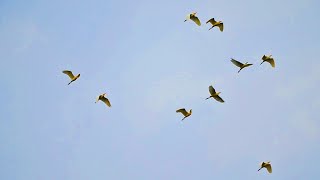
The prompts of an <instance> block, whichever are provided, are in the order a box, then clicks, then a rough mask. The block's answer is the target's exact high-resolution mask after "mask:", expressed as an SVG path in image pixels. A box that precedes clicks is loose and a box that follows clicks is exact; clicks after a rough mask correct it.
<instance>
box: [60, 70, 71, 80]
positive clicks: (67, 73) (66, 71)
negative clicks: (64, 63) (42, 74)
mask: <svg viewBox="0 0 320 180" xmlns="http://www.w3.org/2000/svg"><path fill="white" fill-rule="evenodd" d="M62 72H63V73H64V74H66V75H68V76H69V78H70V79H71V80H72V79H73V78H74V75H73V74H72V72H71V71H68V70H65V71H62Z"/></svg>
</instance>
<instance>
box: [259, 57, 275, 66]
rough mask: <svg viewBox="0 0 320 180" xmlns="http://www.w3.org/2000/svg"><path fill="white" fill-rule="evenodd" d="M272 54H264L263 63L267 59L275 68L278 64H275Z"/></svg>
mask: <svg viewBox="0 0 320 180" xmlns="http://www.w3.org/2000/svg"><path fill="white" fill-rule="evenodd" d="M271 56H272V55H269V56H266V55H263V56H262V62H261V64H262V63H264V62H266V61H267V62H268V63H270V65H271V66H272V67H273V68H274V67H275V66H276V65H275V62H274V59H273V57H271ZM261 64H260V65H261Z"/></svg>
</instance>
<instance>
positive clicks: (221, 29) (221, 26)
mask: <svg viewBox="0 0 320 180" xmlns="http://www.w3.org/2000/svg"><path fill="white" fill-rule="evenodd" d="M217 26H218V27H219V29H220V31H221V32H222V31H223V23H220V24H218V25H217Z"/></svg>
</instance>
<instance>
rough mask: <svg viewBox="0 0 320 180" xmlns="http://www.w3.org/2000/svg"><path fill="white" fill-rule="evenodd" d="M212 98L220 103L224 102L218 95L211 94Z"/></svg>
mask: <svg viewBox="0 0 320 180" xmlns="http://www.w3.org/2000/svg"><path fill="white" fill-rule="evenodd" d="M213 98H214V99H215V100H217V101H219V102H221V103H224V100H223V99H222V98H221V97H220V96H219V95H217V96H213Z"/></svg>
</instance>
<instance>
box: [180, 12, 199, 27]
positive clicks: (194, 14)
mask: <svg viewBox="0 0 320 180" xmlns="http://www.w3.org/2000/svg"><path fill="white" fill-rule="evenodd" d="M196 14H197V12H194V13H191V14H188V15H187V18H186V20H184V22H186V21H187V20H189V19H191V20H192V21H193V22H195V23H196V24H197V25H198V26H201V22H200V20H199V18H198V17H197V16H196Z"/></svg>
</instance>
